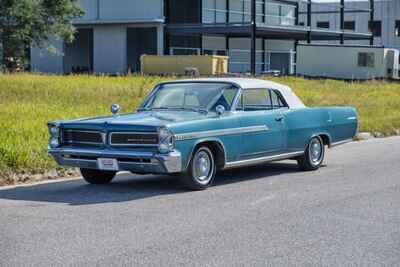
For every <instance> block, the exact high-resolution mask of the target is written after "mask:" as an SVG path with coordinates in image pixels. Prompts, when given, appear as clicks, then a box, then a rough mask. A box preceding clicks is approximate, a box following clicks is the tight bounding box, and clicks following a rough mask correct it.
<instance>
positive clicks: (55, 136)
mask: <svg viewBox="0 0 400 267" xmlns="http://www.w3.org/2000/svg"><path fill="white" fill-rule="evenodd" d="M48 129H49V134H50V140H49V146H50V147H51V148H57V147H59V146H60V127H59V126H58V125H56V124H48Z"/></svg>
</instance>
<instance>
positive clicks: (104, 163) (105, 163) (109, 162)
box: [97, 158, 119, 171]
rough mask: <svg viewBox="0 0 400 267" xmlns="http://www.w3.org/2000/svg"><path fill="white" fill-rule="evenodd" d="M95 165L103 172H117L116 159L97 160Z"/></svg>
mask: <svg viewBox="0 0 400 267" xmlns="http://www.w3.org/2000/svg"><path fill="white" fill-rule="evenodd" d="M97 165H98V167H99V169H100V170H103V171H118V169H119V167H118V161H117V160H116V159H102V158H99V159H97Z"/></svg>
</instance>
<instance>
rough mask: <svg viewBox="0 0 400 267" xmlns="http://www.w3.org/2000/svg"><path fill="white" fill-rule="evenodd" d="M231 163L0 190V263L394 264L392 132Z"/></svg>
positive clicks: (396, 196)
mask: <svg viewBox="0 0 400 267" xmlns="http://www.w3.org/2000/svg"><path fill="white" fill-rule="evenodd" d="M325 163H326V165H325V166H324V167H323V168H321V169H320V170H318V171H315V172H301V171H299V170H298V168H297V165H296V163H295V162H294V161H284V162H275V163H270V164H265V165H263V166H257V167H250V168H243V169H237V170H230V171H226V172H223V173H221V174H218V176H217V181H216V184H215V186H214V187H212V188H210V189H208V190H206V191H201V192H190V191H185V189H184V188H183V187H182V186H181V185H180V184H179V183H178V182H177V181H175V180H174V179H171V178H169V177H161V176H136V175H128V174H121V175H119V176H118V177H117V178H116V179H115V180H114V181H113V183H112V184H110V185H105V186H91V185H87V184H85V182H84V181H83V180H81V179H73V180H63V181H58V182H51V183H43V184H36V185H28V186H18V187H6V188H2V189H0V266H400V138H399V137H393V138H385V139H374V140H369V141H364V142H355V143H350V144H346V145H343V146H340V147H337V148H334V149H331V150H329V151H327V157H326V161H325Z"/></svg>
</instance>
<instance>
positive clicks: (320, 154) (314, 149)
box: [297, 136, 325, 171]
mask: <svg viewBox="0 0 400 267" xmlns="http://www.w3.org/2000/svg"><path fill="white" fill-rule="evenodd" d="M324 157H325V145H324V142H323V141H322V139H321V137H319V136H317V137H314V138H312V139H311V140H310V142H309V143H308V145H307V148H306V151H305V152H304V155H303V156H301V157H300V158H298V159H297V162H298V164H299V166H300V168H301V169H302V170H303V171H314V170H317V169H319V167H321V165H322V163H323V161H324Z"/></svg>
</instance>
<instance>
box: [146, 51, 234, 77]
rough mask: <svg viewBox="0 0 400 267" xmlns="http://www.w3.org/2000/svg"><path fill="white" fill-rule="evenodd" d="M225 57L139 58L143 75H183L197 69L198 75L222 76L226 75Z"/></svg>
mask: <svg viewBox="0 0 400 267" xmlns="http://www.w3.org/2000/svg"><path fill="white" fill-rule="evenodd" d="M228 59H229V57H225V56H196V55H189V56H155V55H154V56H153V55H143V56H141V59H140V60H141V70H142V73H143V74H152V75H185V72H186V70H187V69H188V68H190V69H197V70H198V71H199V73H200V75H222V74H227V73H228Z"/></svg>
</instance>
